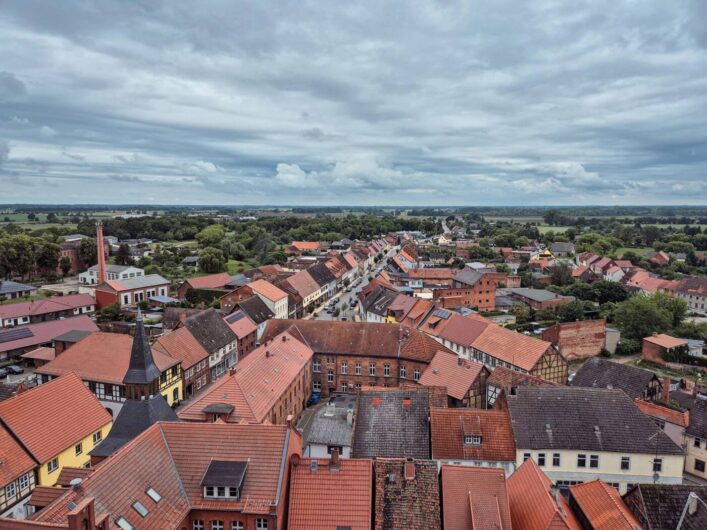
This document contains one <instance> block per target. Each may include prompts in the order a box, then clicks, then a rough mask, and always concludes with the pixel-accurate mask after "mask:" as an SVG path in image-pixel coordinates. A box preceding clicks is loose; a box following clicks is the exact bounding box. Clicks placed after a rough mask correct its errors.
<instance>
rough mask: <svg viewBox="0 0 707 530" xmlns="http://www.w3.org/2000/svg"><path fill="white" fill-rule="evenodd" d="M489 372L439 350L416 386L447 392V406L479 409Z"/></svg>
mask: <svg viewBox="0 0 707 530" xmlns="http://www.w3.org/2000/svg"><path fill="white" fill-rule="evenodd" d="M489 373H490V372H489V369H488V368H486V367H485V366H484V365H483V364H481V363H477V362H473V361H468V360H466V359H463V358H461V357H458V356H457V355H455V354H454V353H451V352H445V351H439V352H437V353H436V354H435V356H434V357H433V358H432V362H430V365H429V366H428V367H427V368H426V369H425V371H424V372H423V373H422V377H420V381H419V383H420V384H421V385H423V386H438V387H445V388H446V389H447V396H448V406H449V407H476V408H483V407H484V404H485V400H484V391H485V388H486V378H487V377H488V376H489Z"/></svg>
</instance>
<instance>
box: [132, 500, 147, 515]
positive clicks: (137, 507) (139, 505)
mask: <svg viewBox="0 0 707 530" xmlns="http://www.w3.org/2000/svg"><path fill="white" fill-rule="evenodd" d="M133 508H134V509H135V511H136V512H137V513H139V514H140V516H141V517H147V514H148V513H150V512H149V511H148V510H147V508H145V506H144V505H143V504H142V503H141V502H140V501H135V502H134V503H133Z"/></svg>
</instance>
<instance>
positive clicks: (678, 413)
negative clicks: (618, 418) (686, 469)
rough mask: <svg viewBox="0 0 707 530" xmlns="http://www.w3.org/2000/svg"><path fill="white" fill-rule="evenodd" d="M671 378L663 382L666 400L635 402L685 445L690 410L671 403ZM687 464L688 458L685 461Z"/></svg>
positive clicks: (680, 443)
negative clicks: (669, 395) (669, 396)
mask: <svg viewBox="0 0 707 530" xmlns="http://www.w3.org/2000/svg"><path fill="white" fill-rule="evenodd" d="M669 392H670V379H667V381H666V382H665V383H663V396H664V397H665V401H663V400H661V401H644V400H643V399H636V400H634V403H636V406H637V407H638V408H639V410H640V411H641V412H643V414H645V415H646V416H650V417H651V418H652V419H653V421H654V422H655V423H656V425H658V427H660V428H661V429H662V430H663V432H665V434H667V435H668V436H669V437H670V439H671V440H672V441H673V442H675V444H676V445H679V446H680V447H685V429H686V428H687V426H688V425H689V423H690V412H689V411H688V410H685V409H683V408H681V407H680V406H678V405H674V404H672V403H670V401H669V399H668V394H669ZM685 464H686V465H687V460H686V461H685Z"/></svg>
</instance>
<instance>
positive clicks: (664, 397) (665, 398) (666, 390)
mask: <svg viewBox="0 0 707 530" xmlns="http://www.w3.org/2000/svg"><path fill="white" fill-rule="evenodd" d="M660 400H661V401H662V402H663V403H665V404H666V405H669V404H670V378H669V377H664V378H663V392H662V393H661V395H660Z"/></svg>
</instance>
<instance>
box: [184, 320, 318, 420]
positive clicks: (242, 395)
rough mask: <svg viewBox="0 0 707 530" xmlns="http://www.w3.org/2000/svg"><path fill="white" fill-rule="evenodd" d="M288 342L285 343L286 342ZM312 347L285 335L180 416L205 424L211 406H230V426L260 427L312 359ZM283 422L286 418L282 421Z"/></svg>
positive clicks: (255, 353)
mask: <svg viewBox="0 0 707 530" xmlns="http://www.w3.org/2000/svg"><path fill="white" fill-rule="evenodd" d="M283 339H286V340H283ZM312 355H313V352H312V350H311V349H309V347H308V346H307V345H306V344H304V343H303V342H300V341H299V340H296V339H295V338H293V336H292V335H291V334H289V333H282V334H281V335H278V336H277V337H275V338H274V340H273V341H272V342H270V343H267V344H263V345H262V346H260V347H259V348H257V349H255V350H253V351H252V352H251V353H250V354H248V356H247V357H245V358H244V359H242V360H241V361H240V362H239V363H238V365H237V366H236V373H235V374H230V375H228V376H225V377H222V378H221V380H219V381H218V382H216V384H214V385H213V386H211V387H210V388H209V389H207V390H206V391H205V392H203V393H202V394H201V395H199V396H197V397H196V398H195V399H194V400H193V401H192V402H191V403H189V404H188V405H187V406H186V407H184V409H182V411H181V412H180V413H179V417H180V418H181V419H183V420H189V421H204V420H206V415H205V414H204V412H203V410H204V408H205V407H207V406H208V405H214V404H216V403H227V404H229V405H232V406H233V407H234V411H233V412H232V413H231V415H230V417H229V421H231V422H239V421H242V420H245V421H247V422H255V423H261V422H262V421H263V420H264V419H266V417H267V415H268V414H269V413H270V410H271V409H272V407H273V405H274V404H275V403H276V401H277V400H278V399H279V398H280V396H282V394H283V393H285V392H286V391H287V390H288V388H289V387H290V385H291V384H292V382H293V381H294V380H295V379H296V378H297V376H298V375H299V374H300V372H301V371H302V370H304V369H305V367H306V366H307V364H308V363H309V362H310V360H311V359H312ZM283 419H284V418H283Z"/></svg>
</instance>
